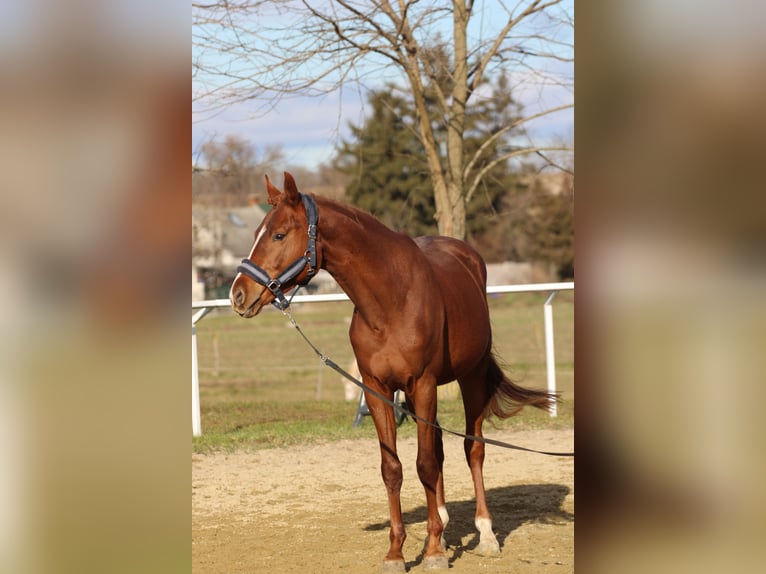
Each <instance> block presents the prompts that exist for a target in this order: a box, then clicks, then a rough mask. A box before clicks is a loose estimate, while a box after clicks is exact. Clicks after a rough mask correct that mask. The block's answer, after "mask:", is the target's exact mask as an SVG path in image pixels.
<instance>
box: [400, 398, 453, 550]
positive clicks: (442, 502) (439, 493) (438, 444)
mask: <svg viewBox="0 0 766 574" xmlns="http://www.w3.org/2000/svg"><path fill="white" fill-rule="evenodd" d="M406 403H407V409H408V410H409V411H410V412H411V413H414V412H415V405H414V404H413V402H412V400H411V399H410V398H406ZM437 423H438V420H437ZM434 430H435V431H436V433H435V445H434V446H435V449H436V462H437V464H438V465H439V478H438V479H437V481H436V508H437V511H438V512H439V518H441V519H442V529H443V530H442V536H441V548H442V551H443V552H446V551H447V541H446V540H445V538H444V531H445V530H446V529H447V523H448V522H449V514H448V513H447V502H446V498H445V496H444V444H443V442H442V430H441V429H440V428H438V429H434Z"/></svg>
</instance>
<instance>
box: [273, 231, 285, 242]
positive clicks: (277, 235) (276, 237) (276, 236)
mask: <svg viewBox="0 0 766 574" xmlns="http://www.w3.org/2000/svg"><path fill="white" fill-rule="evenodd" d="M284 238H285V234H284V233H275V234H274V237H273V238H272V239H274V241H282V240H283V239H284Z"/></svg>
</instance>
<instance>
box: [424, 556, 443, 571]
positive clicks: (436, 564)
mask: <svg viewBox="0 0 766 574" xmlns="http://www.w3.org/2000/svg"><path fill="white" fill-rule="evenodd" d="M423 568H424V569H426V570H443V569H445V568H449V560H447V557H446V556H444V555H437V556H426V557H425V558H424V559H423Z"/></svg>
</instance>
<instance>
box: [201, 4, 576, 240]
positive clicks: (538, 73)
mask: <svg viewBox="0 0 766 574" xmlns="http://www.w3.org/2000/svg"><path fill="white" fill-rule="evenodd" d="M488 3H489V2H487V3H486V4H488ZM496 4H497V7H496V10H495V11H493V12H491V13H492V14H493V15H496V14H497V13H498V11H500V13H502V14H503V15H504V17H503V19H502V21H498V20H497V18H496V17H490V16H489V14H490V11H489V10H488V8H487V7H486V6H485V3H481V6H475V5H474V1H473V0H467V1H465V0H463V1H460V0H453V1H452V2H451V3H446V2H443V1H441V2H440V1H436V0H434V1H425V0H409V1H405V0H398V1H396V2H390V1H389V0H368V1H364V0H334V1H330V0H327V1H324V2H309V1H308V0H303V1H298V0H282V1H280V0H268V1H264V0H252V1H246V0H241V1H236V0H234V1H222V2H211V3H207V4H205V3H193V42H194V52H193V54H194V55H193V73H194V82H195V86H196V87H195V91H194V94H193V97H194V99H195V102H196V107H197V109H198V110H203V111H208V112H213V111H215V110H216V109H217V108H220V107H224V106H227V105H230V104H232V103H234V102H241V101H244V100H254V101H256V102H258V103H259V105H260V108H259V109H260V110H261V111H267V110H268V109H269V108H270V107H271V106H273V105H274V103H275V102H276V101H278V99H279V98H280V97H284V96H289V95H294V94H302V95H305V94H312V93H317V94H319V93H327V92H330V91H334V90H337V89H339V88H340V87H342V86H344V85H345V84H348V83H351V82H355V83H361V84H364V83H365V82H368V81H370V78H374V79H375V80H379V79H380V78H386V79H387V80H391V79H394V78H395V77H396V75H398V76H399V77H400V78H401V81H402V84H403V86H406V90H407V92H408V93H409V96H410V97H411V98H412V101H413V103H414V106H415V109H416V110H417V116H418V125H417V130H418V137H419V138H420V140H421V142H422V144H423V147H424V149H425V152H426V157H427V160H428V167H429V170H430V173H431V180H432V183H433V189H434V199H435V205H436V218H437V220H438V226H439V232H440V233H442V234H444V235H450V236H452V237H458V238H464V236H465V217H466V202H468V201H470V200H471V198H472V197H473V196H474V193H475V191H476V190H477V189H478V188H479V185H480V183H481V181H482V177H483V176H484V175H485V174H486V173H487V172H488V171H489V170H491V169H492V167H493V166H494V165H496V163H497V162H501V161H509V160H511V159H513V158H516V157H520V156H524V155H529V154H538V155H539V156H540V157H546V156H544V155H542V154H544V153H547V152H556V151H571V148H570V147H569V146H566V145H550V144H536V143H535V142H533V141H531V140H530V139H527V140H526V141H524V142H522V143H518V144H516V143H514V145H513V146H510V147H509V149H507V151H506V152H505V153H503V154H502V155H500V156H499V157H497V158H496V160H495V163H493V164H490V165H486V163H485V164H482V165H481V168H479V167H478V165H479V163H480V162H479V161H478V160H479V157H480V156H481V154H482V152H483V151H484V149H485V148H484V146H480V147H479V149H478V150H477V151H476V152H475V154H474V156H473V157H466V156H465V155H464V146H463V141H464V133H465V114H466V108H467V107H468V106H469V105H471V104H472V103H473V102H476V101H478V100H480V99H481V98H482V97H486V96H483V95H482V87H483V86H484V84H485V81H486V80H487V79H489V78H491V77H496V76H497V75H500V74H504V75H506V76H507V77H508V79H509V81H510V82H511V85H512V89H513V88H516V89H517V90H519V91H520V90H522V89H525V90H528V89H530V87H531V86H532V85H533V84H534V85H536V86H537V87H538V88H539V89H541V88H542V86H544V85H546V84H548V85H550V84H553V83H555V84H556V85H558V86H561V87H563V88H565V90H568V94H569V95H568V101H566V102H565V103H563V104H560V105H553V106H550V107H549V106H547V105H545V104H544V103H543V102H542V99H541V100H540V102H539V103H540V105H539V106H538V107H537V109H531V108H529V106H527V107H528V108H529V109H528V111H527V112H525V113H524V114H523V115H522V117H521V118H519V119H517V120H515V121H513V122H510V123H508V124H506V125H502V126H498V127H497V129H495V130H493V131H492V132H491V133H487V134H486V140H485V145H486V146H489V145H492V143H493V142H497V141H498V140H499V139H500V138H503V137H505V136H507V135H508V133H509V132H510V131H511V130H514V129H517V128H519V127H520V126H522V125H526V124H528V123H529V122H532V121H533V120H536V119H539V118H543V117H544V116H548V115H550V114H553V113H555V112H558V111H561V110H565V109H568V108H572V107H573V105H574V104H573V103H572V101H571V100H572V97H571V93H572V90H571V87H572V82H573V79H572V76H571V72H569V71H567V70H569V69H570V68H571V63H572V62H573V45H572V42H573V40H572V30H573V27H574V23H573V19H572V15H571V14H569V13H568V12H567V10H566V9H565V7H563V6H562V0H549V1H543V0H533V1H524V0H520V1H519V2H517V3H516V4H515V5H514V6H512V7H511V6H510V3H508V4H509V6H508V7H506V6H505V4H506V3H505V2H502V1H500V2H497V3H496ZM445 35H446V36H448V37H449V41H448V42H447V43H446V47H447V48H448V49H449V50H450V56H451V58H450V61H448V62H447V63H446V64H444V65H441V64H440V65H437V64H435V61H434V59H433V58H431V57H429V54H430V53H432V51H433V48H434V47H435V46H437V45H439V44H440V43H442V42H443V38H444V37H445ZM562 69H563V70H565V71H564V72H561V70H562ZM445 77H447V78H448V79H449V81H448V82H445V81H444V78H445ZM444 86H447V87H446V88H445V87H444ZM429 88H430V89H432V90H433V89H435V93H436V108H437V109H438V120H437V121H436V122H435V121H434V120H433V115H432V114H431V115H429V111H428V110H429V106H428V102H427V92H426V91H427V89H429ZM431 107H432V106H431ZM441 134H444V136H443V137H442V135H441Z"/></svg>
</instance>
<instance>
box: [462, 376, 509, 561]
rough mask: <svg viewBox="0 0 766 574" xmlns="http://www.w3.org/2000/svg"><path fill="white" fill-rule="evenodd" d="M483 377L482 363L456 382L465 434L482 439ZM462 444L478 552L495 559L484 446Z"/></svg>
mask: <svg viewBox="0 0 766 574" xmlns="http://www.w3.org/2000/svg"><path fill="white" fill-rule="evenodd" d="M486 376H487V362H486V361H483V362H482V363H481V364H480V365H479V366H478V367H477V368H476V369H474V371H472V372H471V373H470V374H469V375H467V376H465V377H462V378H460V380H459V381H458V382H459V384H460V391H461V393H462V395H463V408H464V410H465V434H469V435H474V436H479V437H480V436H482V433H481V426H482V423H483V422H484V408H485V406H486V404H487V400H488V399H489V397H488V396H487V391H486V384H485V379H486ZM463 445H464V449H465V458H466V462H468V466H469V468H470V469H471V478H472V479H473V488H474V493H475V494H476V517H475V520H474V524H475V525H476V529H477V530H478V531H479V547H478V550H477V551H478V553H479V554H481V555H483V556H497V555H498V554H500V545H499V544H498V542H497V538H496V537H495V533H494V532H493V531H492V515H491V514H490V512H489V507H488V506H487V495H486V492H485V490H484V443H483V442H478V441H474V440H471V439H465V441H464V443H463Z"/></svg>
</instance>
